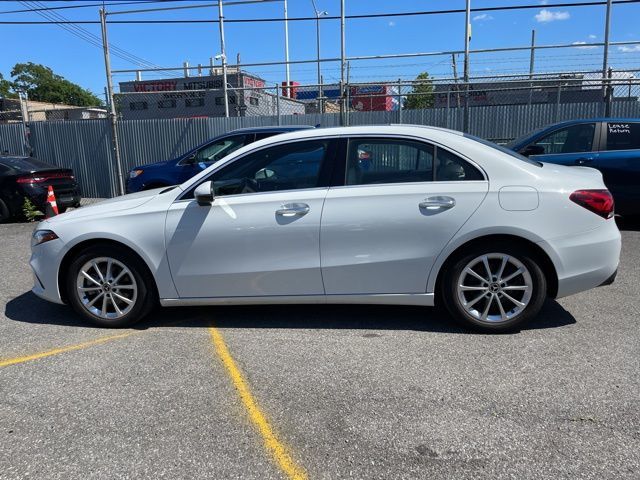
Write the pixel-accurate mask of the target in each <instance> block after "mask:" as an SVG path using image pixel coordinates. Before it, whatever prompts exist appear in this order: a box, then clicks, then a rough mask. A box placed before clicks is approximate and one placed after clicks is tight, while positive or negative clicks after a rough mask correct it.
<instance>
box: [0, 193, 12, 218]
mask: <svg viewBox="0 0 640 480" xmlns="http://www.w3.org/2000/svg"><path fill="white" fill-rule="evenodd" d="M10 218H11V212H10V211H9V207H7V204H6V203H4V200H2V199H1V198H0V223H4V222H6V221H8V220H9V219H10Z"/></svg>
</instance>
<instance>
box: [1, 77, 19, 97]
mask: <svg viewBox="0 0 640 480" xmlns="http://www.w3.org/2000/svg"><path fill="white" fill-rule="evenodd" d="M15 96H16V94H15V93H13V92H12V91H11V82H10V81H9V80H5V79H4V77H3V76H2V74H1V73H0V98H7V97H9V98H11V97H15Z"/></svg>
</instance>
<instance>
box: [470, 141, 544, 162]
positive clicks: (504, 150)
mask: <svg viewBox="0 0 640 480" xmlns="http://www.w3.org/2000/svg"><path fill="white" fill-rule="evenodd" d="M464 136H465V137H467V138H470V139H472V140H475V141H476V142H480V143H482V144H483V145H486V146H487V147H491V148H495V149H496V150H499V151H500V152H502V153H506V154H507V155H510V156H512V157H513V158H516V159H518V160H520V161H521V162H526V163H528V164H530V165H535V166H537V167H542V163H541V162H538V161H536V160H531V159H530V158H527V157H525V156H524V155H520V154H519V153H517V152H514V151H513V150H510V149H508V148H506V147H503V146H501V145H497V144H495V143H493V142H490V141H489V140H485V139H484V138H480V137H476V136H474V135H469V134H468V133H465V134H464Z"/></svg>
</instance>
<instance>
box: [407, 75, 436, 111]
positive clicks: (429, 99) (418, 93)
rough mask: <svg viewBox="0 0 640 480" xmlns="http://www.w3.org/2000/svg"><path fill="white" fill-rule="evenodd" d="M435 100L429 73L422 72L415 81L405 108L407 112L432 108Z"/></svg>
mask: <svg viewBox="0 0 640 480" xmlns="http://www.w3.org/2000/svg"><path fill="white" fill-rule="evenodd" d="M433 100H434V98H433V81H432V80H431V77H429V74H428V73H427V72H422V73H420V74H419V75H418V76H417V77H416V79H415V80H414V81H413V86H412V88H411V92H409V94H408V95H407V97H406V98H405V100H404V105H403V107H404V108H405V109H407V110H416V109H420V108H430V107H433Z"/></svg>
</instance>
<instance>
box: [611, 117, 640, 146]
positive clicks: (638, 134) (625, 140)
mask: <svg viewBox="0 0 640 480" xmlns="http://www.w3.org/2000/svg"><path fill="white" fill-rule="evenodd" d="M607 150H640V123H629V122H611V123H607Z"/></svg>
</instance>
